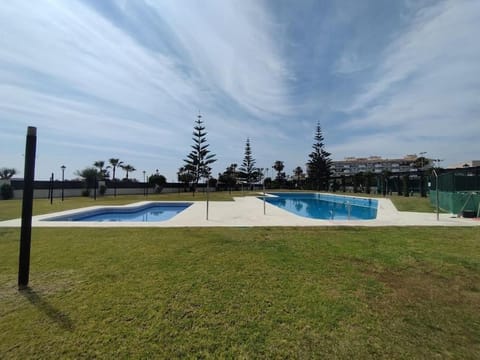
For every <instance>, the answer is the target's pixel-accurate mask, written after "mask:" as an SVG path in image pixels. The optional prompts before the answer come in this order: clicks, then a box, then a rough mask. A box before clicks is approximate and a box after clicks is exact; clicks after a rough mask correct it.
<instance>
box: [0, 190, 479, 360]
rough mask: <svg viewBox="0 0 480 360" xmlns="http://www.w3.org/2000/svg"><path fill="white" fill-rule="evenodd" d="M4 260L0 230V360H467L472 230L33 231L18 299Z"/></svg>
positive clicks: (0, 212)
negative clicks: (26, 277)
mask: <svg viewBox="0 0 480 360" xmlns="http://www.w3.org/2000/svg"><path fill="white" fill-rule="evenodd" d="M180 196H181V197H178V194H175V195H167V196H165V195H159V196H158V199H160V200H163V199H168V200H190V199H191V195H190V194H181V195H180ZM235 196H237V194H235ZM215 197H217V198H215ZM196 199H201V195H200V196H197V197H196ZM212 199H216V200H231V197H230V196H229V195H228V194H226V193H225V194H212ZM405 199H407V200H405ZM405 199H402V200H403V201H404V206H405V207H407V208H410V209H413V210H415V211H419V210H418V209H419V208H421V207H424V206H425V201H428V200H426V199H421V198H405ZM140 200H143V196H139V197H132V196H128V197H117V199H113V198H103V199H101V200H98V201H97V202H94V201H93V200H91V199H87V198H75V199H67V200H66V201H65V202H64V203H63V204H62V203H61V202H54V204H53V205H50V204H49V202H48V201H46V200H36V201H35V213H37V214H40V213H46V212H52V211H59V210H64V209H67V208H75V207H80V206H90V205H95V204H113V203H117V204H123V203H131V202H134V201H140ZM408 201H410V202H408ZM394 202H395V201H394ZM395 203H396V202H395ZM396 204H397V206H398V203H396ZM425 209H427V207H426V206H425ZM19 214H20V202H19V201H1V202H0V216H1V217H2V218H4V219H5V218H14V217H18V216H19ZM18 248H19V229H7V228H0V334H1V336H0V359H10V358H52V359H58V358H106V359H110V358H125V359H127V358H128V359H130V358H185V357H186V358H268V359H271V358H345V359H351V358H355V359H362V358H394V359H412V358H422V359H424V358H459V359H460V358H461V359H478V358H480V311H479V309H480V232H479V231H478V229H475V228H444V227H442V228H427V227H420V228H415V227H408V228H397V227H390V228H321V227H316V228H183V229H160V228H141V229H138V228H136V229H133V228H132V229H129V228H122V229H112V228H109V229H106V228H97V229H95V228H68V229H65V228H34V229H33V232H32V254H31V273H30V288H29V289H28V290H24V291H21V292H19V291H18V290H17V287H16V283H17V280H16V279H17V271H18Z"/></svg>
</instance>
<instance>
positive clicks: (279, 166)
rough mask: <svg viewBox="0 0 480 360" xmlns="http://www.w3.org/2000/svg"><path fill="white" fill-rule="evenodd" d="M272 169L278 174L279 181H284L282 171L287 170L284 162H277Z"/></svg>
mask: <svg viewBox="0 0 480 360" xmlns="http://www.w3.org/2000/svg"><path fill="white" fill-rule="evenodd" d="M272 168H273V169H274V170H275V171H276V172H277V180H281V179H282V170H283V169H284V168H285V165H284V164H283V161H280V160H276V161H275V163H274V164H273V166H272Z"/></svg>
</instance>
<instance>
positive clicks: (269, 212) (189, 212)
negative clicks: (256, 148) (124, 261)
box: [0, 196, 480, 227]
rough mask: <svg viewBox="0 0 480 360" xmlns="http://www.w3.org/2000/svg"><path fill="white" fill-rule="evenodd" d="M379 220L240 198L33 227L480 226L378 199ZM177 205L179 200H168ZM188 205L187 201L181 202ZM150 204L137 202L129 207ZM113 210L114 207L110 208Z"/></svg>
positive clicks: (13, 223) (35, 221)
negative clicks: (334, 216) (127, 217)
mask: <svg viewBox="0 0 480 360" xmlns="http://www.w3.org/2000/svg"><path fill="white" fill-rule="evenodd" d="M377 200H378V211H377V218H376V219H374V220H316V219H309V218H304V217H301V216H298V215H295V214H292V213H290V212H288V211H286V210H283V209H280V208H278V207H276V206H274V205H271V204H269V203H266V204H265V210H266V211H265V214H264V203H263V201H262V200H261V199H258V198H257V197H254V196H246V197H236V198H234V201H210V202H209V212H208V220H207V219H206V202H205V201H198V202H195V201H194V202H192V205H191V206H190V207H189V208H187V209H186V210H184V211H182V212H181V213H179V214H178V215H176V216H175V217H173V218H172V219H170V220H165V221H162V222H148V223H146V222H144V223H142V222H71V221H44V219H48V218H52V217H55V216H61V215H69V214H74V213H76V212H79V211H85V210H94V209H98V208H102V207H104V206H91V207H88V208H82V209H76V210H69V211H62V212H58V213H52V214H47V215H39V216H34V217H33V218H32V226H33V227H255V226H480V221H479V220H474V219H465V218H458V217H456V216H453V215H451V214H440V219H439V221H437V215H436V214H435V213H417V212H400V211H397V209H396V208H395V206H394V205H393V203H392V202H391V201H390V200H389V199H388V198H378V199H377ZM167 202H168V203H174V202H175V201H167ZM179 202H183V203H184V202H185V201H179ZM146 203H150V202H149V201H143V202H137V203H135V204H130V205H126V206H138V205H141V204H146ZM109 207H110V206H109ZM20 224H21V221H20V219H14V220H8V221H0V227H20Z"/></svg>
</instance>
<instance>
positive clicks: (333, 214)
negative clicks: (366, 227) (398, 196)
mask: <svg viewBox="0 0 480 360" xmlns="http://www.w3.org/2000/svg"><path fill="white" fill-rule="evenodd" d="M269 195H273V196H269V197H266V198H265V201H266V202H268V203H269V204H272V205H275V206H278V207H279V208H281V209H284V210H287V211H289V212H291V213H294V214H296V215H300V216H303V217H307V218H311V219H324V220H371V219H375V218H376V217H377V207H378V201H377V200H375V199H366V198H357V197H353V196H339V195H330V194H318V193H269Z"/></svg>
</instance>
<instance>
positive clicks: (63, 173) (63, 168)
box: [60, 165, 67, 201]
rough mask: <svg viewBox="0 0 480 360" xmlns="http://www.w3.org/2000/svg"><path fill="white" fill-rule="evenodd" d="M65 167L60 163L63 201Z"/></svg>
mask: <svg viewBox="0 0 480 360" xmlns="http://www.w3.org/2000/svg"><path fill="white" fill-rule="evenodd" d="M66 168H67V167H66V166H65V165H62V166H61V167H60V169H62V201H63V196H64V190H65V169H66Z"/></svg>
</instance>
